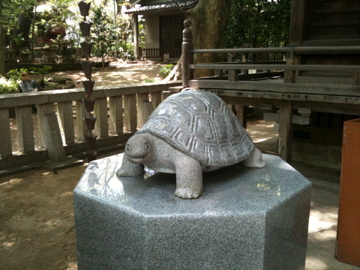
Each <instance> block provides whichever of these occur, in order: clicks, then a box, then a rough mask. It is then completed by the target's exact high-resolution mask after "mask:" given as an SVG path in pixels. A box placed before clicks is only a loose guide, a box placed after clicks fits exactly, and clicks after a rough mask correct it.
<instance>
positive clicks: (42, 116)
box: [38, 104, 66, 162]
mask: <svg viewBox="0 0 360 270" xmlns="http://www.w3.org/2000/svg"><path fill="white" fill-rule="evenodd" d="M38 120H39V134H41V135H42V136H41V141H42V144H43V146H45V148H46V149H47V150H48V155H49V159H50V160H51V161H54V162H59V161H63V160H65V159H66V155H65V149H64V146H63V143H62V139H61V133H60V128H59V122H58V118H57V116H56V114H55V106H54V104H41V105H38Z"/></svg>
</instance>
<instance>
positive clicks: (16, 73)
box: [6, 68, 28, 82]
mask: <svg viewBox="0 0 360 270" xmlns="http://www.w3.org/2000/svg"><path fill="white" fill-rule="evenodd" d="M24 72H28V70H27V69H26V68H20V69H12V70H10V71H9V72H8V73H6V77H7V78H8V79H9V80H11V81H15V82H17V81H18V80H20V77H21V74H22V73H24Z"/></svg>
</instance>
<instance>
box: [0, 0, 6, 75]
mask: <svg viewBox="0 0 360 270" xmlns="http://www.w3.org/2000/svg"><path fill="white" fill-rule="evenodd" d="M2 10H3V0H0V16H1V17H2ZM1 75H2V76H4V75H5V30H4V26H3V24H2V22H1V21H0V76H1Z"/></svg>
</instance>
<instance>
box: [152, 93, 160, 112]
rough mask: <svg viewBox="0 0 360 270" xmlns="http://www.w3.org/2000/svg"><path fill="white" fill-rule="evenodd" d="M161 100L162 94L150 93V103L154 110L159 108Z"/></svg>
mask: <svg viewBox="0 0 360 270" xmlns="http://www.w3.org/2000/svg"><path fill="white" fill-rule="evenodd" d="M161 98H162V92H155V93H150V101H151V102H152V104H153V107H154V108H156V107H157V106H159V104H160V103H161Z"/></svg>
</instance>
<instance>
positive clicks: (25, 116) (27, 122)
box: [15, 106, 35, 153]
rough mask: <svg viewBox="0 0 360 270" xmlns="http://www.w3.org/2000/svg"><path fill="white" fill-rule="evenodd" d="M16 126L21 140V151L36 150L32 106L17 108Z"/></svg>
mask: <svg viewBox="0 0 360 270" xmlns="http://www.w3.org/2000/svg"><path fill="white" fill-rule="evenodd" d="M15 112H16V126H17V136H18V140H19V149H18V150H19V151H20V152H22V153H27V152H32V151H34V149H35V143H34V126H33V121H32V106H24V107H16V108H15Z"/></svg>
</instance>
